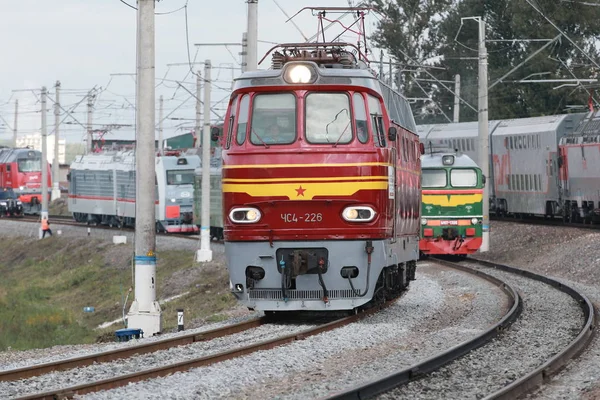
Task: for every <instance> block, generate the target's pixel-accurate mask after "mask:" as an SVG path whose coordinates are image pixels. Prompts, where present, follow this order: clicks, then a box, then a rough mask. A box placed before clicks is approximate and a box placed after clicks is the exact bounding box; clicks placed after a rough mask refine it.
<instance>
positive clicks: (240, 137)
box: [235, 94, 250, 144]
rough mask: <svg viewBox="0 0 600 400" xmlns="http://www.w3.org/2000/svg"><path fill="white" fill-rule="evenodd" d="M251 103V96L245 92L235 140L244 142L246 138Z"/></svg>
mask: <svg viewBox="0 0 600 400" xmlns="http://www.w3.org/2000/svg"><path fill="white" fill-rule="evenodd" d="M249 105H250V96H249V95H247V94H245V95H244V96H243V97H242V100H241V101H240V112H239V115H238V122H237V132H236V134H235V142H236V143H237V144H242V143H244V141H245V140H246V128H247V127H248V112H249V110H248V108H249Z"/></svg>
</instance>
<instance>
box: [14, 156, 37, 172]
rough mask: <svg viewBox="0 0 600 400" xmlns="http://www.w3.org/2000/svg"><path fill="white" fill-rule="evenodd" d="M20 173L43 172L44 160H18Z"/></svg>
mask: <svg viewBox="0 0 600 400" xmlns="http://www.w3.org/2000/svg"><path fill="white" fill-rule="evenodd" d="M17 165H18V167H19V172H39V171H41V170H42V160H41V159H39V158H21V159H18V160H17Z"/></svg>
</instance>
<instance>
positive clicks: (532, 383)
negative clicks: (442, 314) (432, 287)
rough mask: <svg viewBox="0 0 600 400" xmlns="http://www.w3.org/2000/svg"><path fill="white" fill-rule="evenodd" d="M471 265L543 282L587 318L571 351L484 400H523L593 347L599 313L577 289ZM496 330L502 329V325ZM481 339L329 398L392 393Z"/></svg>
mask: <svg viewBox="0 0 600 400" xmlns="http://www.w3.org/2000/svg"><path fill="white" fill-rule="evenodd" d="M436 261H437V262H440V261H441V260H436ZM469 261H472V262H473V263H478V264H481V265H485V266H487V267H490V268H495V269H498V270H502V271H505V272H509V273H514V274H518V275H522V276H524V277H527V278H530V279H533V280H536V281H540V282H543V283H546V284H548V285H550V286H552V287H555V288H556V289H558V290H560V291H562V292H564V293H566V294H568V295H570V296H571V297H572V298H573V299H574V300H575V301H577V303H578V304H579V305H580V306H581V308H582V311H583V313H584V316H585V323H584V325H583V327H582V329H581V331H580V332H579V334H578V335H577V337H576V338H575V339H574V340H573V341H571V343H569V345H568V346H567V347H565V348H564V349H563V350H562V351H560V352H559V353H558V354H556V355H555V356H554V357H552V358H551V359H550V360H548V361H546V362H545V363H544V364H543V365H541V366H540V367H538V368H537V369H535V370H534V371H532V372H530V373H528V374H526V375H525V376H523V377H521V378H519V379H517V380H515V381H513V382H512V383H511V384H509V385H507V386H505V387H504V388H502V389H500V390H498V391H496V392H494V393H492V394H490V395H488V396H486V397H485V398H484V399H485V400H492V399H494V400H495V399H501V400H508V399H516V398H519V397H520V396H523V395H525V394H527V393H530V392H532V391H533V390H535V389H537V388H539V387H540V386H541V385H542V384H543V383H544V382H547V381H548V379H549V378H550V377H551V376H552V375H554V374H556V373H557V372H558V371H560V370H561V369H562V368H563V367H564V366H565V364H566V363H567V362H568V361H569V360H571V359H572V358H574V357H576V356H577V355H578V354H580V353H581V351H583V349H585V347H586V346H587V345H588V344H589V343H590V341H591V339H592V336H593V333H594V328H595V310H594V306H593V304H592V303H591V302H590V300H589V299H588V298H587V297H586V296H585V295H584V294H582V293H579V292H577V291H576V290H575V289H573V288H571V287H570V286H568V285H565V284H564V283H561V282H558V281H556V280H554V279H551V278H548V277H545V276H543V275H539V274H536V273H533V272H530V271H526V270H522V269H519V268H514V267H509V266H506V265H502V264H497V263H493V262H490V261H485V260H480V259H477V258H471V259H470V260H469ZM441 263H442V264H444V265H447V266H450V267H452V268H458V269H461V270H464V271H467V272H471V271H473V272H472V273H475V274H476V275H479V276H481V277H484V276H490V275H487V274H485V273H484V272H482V271H478V270H473V269H471V268H469V267H465V266H461V265H459V264H455V263H450V262H447V261H441ZM469 270H471V271H469ZM507 287H508V286H507ZM513 290H514V289H513ZM520 302H521V300H520V298H519V303H520ZM513 308H514V307H513ZM511 311H512V310H511ZM507 316H508V314H507V315H506V316H505V317H504V318H503V321H504V320H506V318H507ZM513 320H514V319H513ZM501 322H502V321H501ZM496 326H498V324H497V325H496ZM506 326H507V324H505V325H503V327H502V328H500V327H498V328H492V330H495V332H494V333H495V334H497V333H498V332H500V331H501V330H503V329H504V328H506ZM488 334H490V330H488V331H487V332H485V333H484V335H488ZM481 336H482V335H480V336H479V337H477V338H475V339H473V340H476V341H479V344H478V345H473V344H471V343H470V342H472V341H467V342H464V343H463V344H460V345H458V346H456V347H454V348H452V349H450V350H449V351H447V352H446V353H443V354H440V355H438V356H434V357H431V358H429V359H427V360H425V361H424V362H422V363H419V364H417V365H414V366H412V367H409V368H408V369H405V370H402V371H399V372H396V373H393V374H391V375H389V376H387V377H385V378H383V379H379V380H376V381H371V382H368V383H366V384H364V385H361V386H357V387H355V388H351V389H349V390H346V391H343V392H340V393H336V394H333V395H331V396H329V397H326V398H327V399H367V398H370V397H373V396H375V395H377V394H380V393H383V392H386V391H388V390H391V389H393V388H396V387H398V386H401V385H405V384H407V383H408V382H410V381H413V380H415V379H417V378H420V377H422V376H423V375H425V374H427V373H429V372H432V371H434V370H436V369H439V368H440V367H442V366H443V365H445V364H447V363H449V362H450V361H452V360H453V359H456V358H458V357H460V356H461V355H464V354H466V353H467V352H468V351H470V350H473V349H475V348H476V347H479V346H481V345H482V344H484V343H485V341H484V342H481ZM494 336H495V335H494ZM490 339H491V337H490ZM465 345H467V346H470V347H471V349H470V350H467V351H464V350H461V349H460V348H461V347H462V346H465ZM449 353H454V354H455V355H456V357H454V358H451V357H450V354H449Z"/></svg>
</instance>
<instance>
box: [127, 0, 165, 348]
mask: <svg viewBox="0 0 600 400" xmlns="http://www.w3.org/2000/svg"><path fill="white" fill-rule="evenodd" d="M137 5H138V12H137V26H138V29H137V32H138V33H137V80H136V108H137V112H136V146H135V164H136V200H135V215H136V217H135V300H134V302H133V304H132V305H131V308H130V309H129V313H128V314H127V318H128V320H127V327H128V328H130V329H142V330H143V331H144V336H145V337H149V336H152V335H154V334H156V333H160V331H161V329H162V326H161V308H160V305H159V304H158V301H156V254H155V251H156V216H155V208H154V207H155V206H154V201H155V197H156V195H155V188H154V179H155V153H154V140H155V139H154V137H155V136H154V135H155V132H156V131H155V129H156V128H155V123H156V118H155V109H156V100H155V88H154V78H155V71H154V60H155V54H154V35H155V33H154V0H138V2H137Z"/></svg>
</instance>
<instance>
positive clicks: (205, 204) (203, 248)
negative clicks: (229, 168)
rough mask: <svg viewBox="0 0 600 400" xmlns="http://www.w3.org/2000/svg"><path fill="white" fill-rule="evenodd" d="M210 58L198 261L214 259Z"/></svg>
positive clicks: (206, 66) (206, 69) (206, 72)
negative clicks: (212, 240) (212, 244)
mask: <svg viewBox="0 0 600 400" xmlns="http://www.w3.org/2000/svg"><path fill="white" fill-rule="evenodd" d="M210 68H211V66H210V60H206V62H205V63H204V131H203V132H202V219H201V228H200V250H198V251H196V261H197V262H208V261H212V250H211V249H210Z"/></svg>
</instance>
